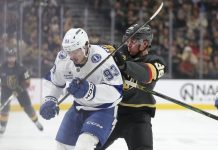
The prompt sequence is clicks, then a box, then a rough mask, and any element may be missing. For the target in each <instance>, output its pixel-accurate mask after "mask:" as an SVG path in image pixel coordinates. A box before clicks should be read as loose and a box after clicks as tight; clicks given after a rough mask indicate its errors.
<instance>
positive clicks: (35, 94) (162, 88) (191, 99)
mask: <svg viewBox="0 0 218 150" xmlns="http://www.w3.org/2000/svg"><path fill="white" fill-rule="evenodd" d="M49 88H50V87H49V85H48V83H47V81H45V80H41V79H32V80H31V85H30V87H29V89H28V92H29V94H30V97H31V100H32V103H33V105H34V107H35V108H37V109H38V108H39V106H40V103H41V100H42V98H43V97H44V96H45V94H46V93H48V90H49ZM154 91H156V92H158V93H161V94H164V95H166V96H169V97H172V98H174V99H176V100H178V101H182V102H184V103H187V104H190V105H192V106H196V107H198V108H201V109H215V107H214V100H215V94H216V92H218V80H168V79H162V80H159V82H158V83H157V85H156V87H155V89H154ZM155 98H156V100H157V108H158V109H184V108H183V107H181V106H179V105H177V104H173V103H172V102H170V101H168V100H165V99H162V98H160V97H156V96H155ZM72 102H73V97H72V96H69V97H68V98H67V99H66V100H65V101H64V102H63V103H62V104H61V108H62V109H67V108H69V107H70V106H71V105H72ZM11 109H12V110H15V111H17V110H20V107H19V106H18V102H17V101H16V100H13V101H12V104H11Z"/></svg>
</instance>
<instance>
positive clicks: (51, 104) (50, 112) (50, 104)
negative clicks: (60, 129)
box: [40, 96, 59, 120]
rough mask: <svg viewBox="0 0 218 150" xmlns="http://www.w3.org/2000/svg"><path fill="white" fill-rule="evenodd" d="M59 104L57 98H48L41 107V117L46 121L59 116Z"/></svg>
mask: <svg viewBox="0 0 218 150" xmlns="http://www.w3.org/2000/svg"><path fill="white" fill-rule="evenodd" d="M57 102H58V100H57V99H56V98H55V97H53V96H46V97H45V102H44V103H43V104H42V106H41V107H40V115H41V116H42V117H43V118H44V119H46V120H50V119H51V118H54V117H55V115H56V114H57V115H58V113H59V107H58V105H57Z"/></svg>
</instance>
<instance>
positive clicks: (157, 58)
mask: <svg viewBox="0 0 218 150" xmlns="http://www.w3.org/2000/svg"><path fill="white" fill-rule="evenodd" d="M144 61H146V62H159V63H162V64H164V65H165V61H164V59H163V58H162V57H160V56H158V55H157V54H148V55H146V57H145V60H144Z"/></svg>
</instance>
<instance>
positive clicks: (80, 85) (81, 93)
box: [68, 58, 123, 107]
mask: <svg viewBox="0 0 218 150" xmlns="http://www.w3.org/2000/svg"><path fill="white" fill-rule="evenodd" d="M107 62H109V63H106V62H105V63H104V64H103V65H102V66H101V67H100V68H99V69H98V70H97V71H98V74H101V79H100V80H101V81H102V82H101V83H98V84H94V83H92V82H88V81H86V80H81V81H80V80H79V79H74V80H73V81H72V82H71V83H70V85H69V88H68V91H69V93H71V94H72V95H73V96H74V97H75V98H77V99H80V100H81V101H82V102H83V104H85V103H86V102H87V105H89V104H91V105H96V106H101V105H102V107H111V106H114V105H115V104H117V103H119V101H120V100H121V98H122V88H123V81H122V77H121V73H120V71H119V69H118V67H117V66H116V64H115V62H114V61H113V59H112V58H110V59H108V61H107ZM111 62H113V63H111ZM98 77H99V76H98ZM104 104H105V105H104Z"/></svg>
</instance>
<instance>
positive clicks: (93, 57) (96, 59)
mask: <svg viewBox="0 0 218 150" xmlns="http://www.w3.org/2000/svg"><path fill="white" fill-rule="evenodd" d="M91 60H92V62H93V63H97V62H99V61H100V60H101V55H100V54H94V55H92V58H91Z"/></svg>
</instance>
